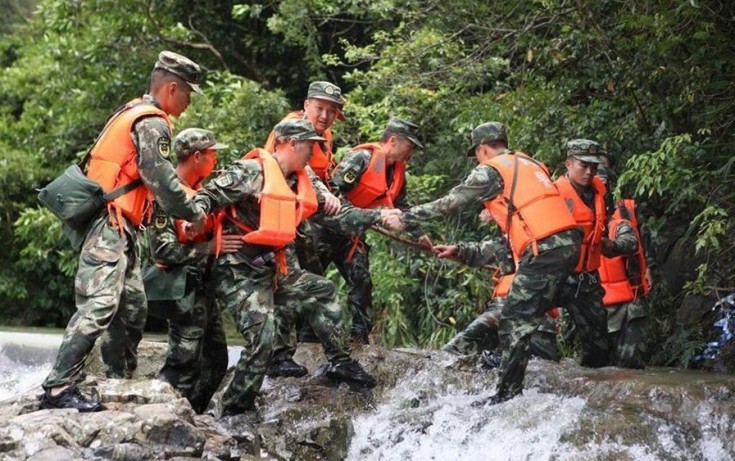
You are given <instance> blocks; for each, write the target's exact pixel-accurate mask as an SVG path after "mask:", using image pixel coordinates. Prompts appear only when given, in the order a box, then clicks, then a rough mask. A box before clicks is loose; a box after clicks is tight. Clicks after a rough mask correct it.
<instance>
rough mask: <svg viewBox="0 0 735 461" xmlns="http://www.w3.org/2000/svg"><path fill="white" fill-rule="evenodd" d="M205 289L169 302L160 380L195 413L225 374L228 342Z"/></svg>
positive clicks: (218, 311) (214, 305) (206, 402)
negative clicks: (165, 349) (169, 309)
mask: <svg viewBox="0 0 735 461" xmlns="http://www.w3.org/2000/svg"><path fill="white" fill-rule="evenodd" d="M207 289H208V286H207V285H206V284H203V283H202V284H201V285H200V286H198V287H197V288H196V289H194V290H192V291H191V293H189V294H187V296H186V297H185V298H184V299H181V300H179V301H171V305H172V308H173V309H174V312H173V313H172V315H171V319H170V320H169V321H168V352H167V354H166V362H165V363H164V365H163V368H162V369H161V371H160V372H159V376H158V377H159V379H163V380H164V381H166V382H168V383H170V384H171V385H172V386H174V387H175V388H176V389H177V390H178V391H179V392H181V394H182V395H183V396H184V397H186V399H187V400H189V402H190V403H191V406H192V408H194V410H195V411H196V412H197V413H203V412H204V410H206V409H207V405H208V404H209V401H210V400H211V399H212V396H213V395H214V393H215V392H216V391H217V388H218V387H219V385H220V383H221V382H222V379H223V378H224V377H225V373H226V372H227V362H228V354H227V339H226V338H225V331H224V328H223V326H222V315H221V313H220V310H219V308H218V307H217V305H216V303H215V302H214V297H213V296H212V293H208V292H207Z"/></svg>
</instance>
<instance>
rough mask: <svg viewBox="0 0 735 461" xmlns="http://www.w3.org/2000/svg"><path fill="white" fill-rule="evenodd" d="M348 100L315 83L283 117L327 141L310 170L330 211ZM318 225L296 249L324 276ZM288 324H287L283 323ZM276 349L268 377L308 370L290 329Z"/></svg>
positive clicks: (307, 228) (308, 334)
mask: <svg viewBox="0 0 735 461" xmlns="http://www.w3.org/2000/svg"><path fill="white" fill-rule="evenodd" d="M344 104H345V99H344V97H343V96H342V90H341V89H340V87H338V86H337V85H335V84H333V83H330V82H312V83H311V84H310V85H309V90H308V92H307V95H306V100H304V109H303V110H296V111H293V112H291V113H290V114H288V115H287V116H286V117H284V119H283V121H285V120H294V119H304V120H308V121H309V122H311V124H312V125H313V126H314V129H315V130H316V132H317V134H318V135H319V136H322V137H323V138H324V139H325V140H324V141H323V142H315V143H314V147H313V149H314V151H313V153H312V155H311V158H310V159H309V166H308V167H307V171H308V172H309V174H310V176H312V175H313V176H312V183H313V184H314V186H315V187H316V188H318V189H319V191H320V192H321V193H322V195H323V196H324V198H325V211H326V212H327V213H332V214H334V213H338V212H339V209H340V207H341V203H340V201H339V199H337V198H336V197H335V196H334V195H333V194H332V193H331V192H329V189H328V187H327V185H326V183H327V180H328V178H329V174H330V172H331V171H332V168H333V167H334V154H333V152H332V148H333V145H334V143H333V136H332V130H331V127H332V125H333V124H334V121H335V119H339V120H345V116H344V114H343V113H342V108H343V107H344ZM275 147H276V135H275V132H274V131H271V133H270V135H269V136H268V140H267V141H266V143H265V146H264V148H265V149H266V150H267V151H268V152H271V153H273V152H275ZM316 228H318V225H317V224H315V223H312V222H311V221H305V222H304V223H302V225H301V227H300V228H299V231H298V233H297V234H296V244H295V251H296V256H297V257H298V261H299V265H300V266H301V268H302V269H304V270H307V271H309V272H313V273H314V274H317V275H324V268H323V267H322V264H321V262H320V261H319V256H318V255H317V248H316V231H315V230H316ZM296 323H297V326H298V329H299V334H298V335H299V340H300V341H302V342H319V338H318V337H317V336H316V335H315V334H314V332H313V331H312V330H311V328H310V327H309V325H308V322H304V321H303V319H297V320H296ZM284 325H285V324H284ZM274 347H275V352H274V355H273V358H272V360H271V363H270V365H269V366H268V376H271V377H275V376H292V377H301V376H305V375H306V374H307V373H308V370H307V369H306V367H303V366H301V365H299V364H298V363H296V362H294V360H293V355H294V353H295V352H296V340H295V338H293V337H292V334H291V331H286V330H284V331H279V332H278V334H277V335H276V341H275V346H274Z"/></svg>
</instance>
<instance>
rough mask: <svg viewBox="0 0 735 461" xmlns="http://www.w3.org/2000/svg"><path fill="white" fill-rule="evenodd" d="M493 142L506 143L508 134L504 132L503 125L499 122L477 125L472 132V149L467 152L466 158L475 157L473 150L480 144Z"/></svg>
mask: <svg viewBox="0 0 735 461" xmlns="http://www.w3.org/2000/svg"><path fill="white" fill-rule="evenodd" d="M493 141H504V142H505V143H506V144H507V143H508V133H506V131H505V125H503V124H502V123H500V122H487V123H483V124H482V125H477V126H476V127H475V129H474V130H472V147H470V148H469V149H468V150H467V156H468V157H472V156H474V155H475V148H476V147H477V146H479V145H480V144H484V143H487V142H493Z"/></svg>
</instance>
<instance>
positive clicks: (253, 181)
mask: <svg viewBox="0 0 735 461" xmlns="http://www.w3.org/2000/svg"><path fill="white" fill-rule="evenodd" d="M263 178H264V177H263V172H262V170H261V168H260V165H259V164H258V162H257V161H256V160H238V161H236V162H234V163H233V164H232V165H231V166H230V167H229V168H228V169H227V170H226V171H225V172H224V173H222V174H221V175H220V176H219V177H217V178H216V179H214V180H213V181H211V182H210V183H209V184H207V185H206V186H204V188H203V189H201V190H199V191H198V192H197V195H196V197H195V199H194V200H195V202H196V203H197V205H198V206H199V207H201V208H202V209H203V210H204V211H205V212H207V213H210V212H213V211H217V210H220V209H223V208H225V207H227V206H229V205H234V207H235V212H236V213H237V217H238V219H239V220H241V221H242V222H244V223H246V224H247V225H248V226H250V227H253V228H256V227H257V226H258V223H259V221H260V205H259V203H258V195H259V193H260V191H261V190H262V189H263ZM287 181H288V183H289V185H291V187H292V188H293V187H295V186H296V177H295V175H291V176H290V177H288V178H287ZM312 182H313V181H312ZM316 194H317V201H318V204H319V209H318V210H317V212H316V213H315V214H314V215H312V217H311V218H310V219H311V220H313V221H315V222H316V223H317V224H319V225H321V226H323V227H325V228H327V229H330V230H333V231H334V232H338V233H341V234H346V235H360V234H361V233H363V232H364V231H365V229H367V228H368V227H369V226H371V225H372V224H374V223H376V222H377V221H379V220H380V210H362V209H360V208H355V207H353V206H349V205H347V206H343V207H342V210H341V211H340V213H339V214H337V215H336V216H328V215H326V213H324V212H323V207H324V195H323V193H322V192H321V190H319V189H316ZM223 232H226V233H232V234H241V233H242V231H241V230H240V229H238V228H237V226H235V224H233V223H232V222H230V221H229V220H227V219H225V220H224V221H223ZM271 250H272V248H270V247H264V246H261V245H244V246H243V249H242V250H241V251H240V252H238V253H231V254H226V255H222V256H220V258H219V260H218V262H219V263H224V264H239V263H241V262H244V261H245V262H247V261H250V260H252V259H253V256H255V255H260V254H264V253H267V252H269V251H271Z"/></svg>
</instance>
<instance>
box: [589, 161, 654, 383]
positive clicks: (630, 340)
mask: <svg viewBox="0 0 735 461" xmlns="http://www.w3.org/2000/svg"><path fill="white" fill-rule="evenodd" d="M597 176H598V177H599V178H600V179H601V180H602V182H603V183H605V185H606V186H608V187H609V188H611V189H612V188H614V174H613V172H612V171H611V170H610V169H609V168H605V167H604V166H603V165H600V167H599V168H598V170H597ZM637 211H638V210H637V207H636V203H635V200H633V199H625V200H621V201H619V202H618V203H617V204H616V207H615V212H614V213H613V215H612V217H611V219H610V221H609V223H608V227H609V229H610V238H611V239H613V238H614V237H615V236H614V234H613V231H617V230H618V228H619V226H618V223H619V221H621V220H626V221H629V222H630V223H631V226H632V228H633V230H634V232H635V233H636V237H637V238H638V246H637V248H636V251H635V253H634V254H633V255H631V256H616V257H613V258H608V257H605V256H603V257H602V260H601V264H600V281H601V283H602V287H603V288H604V290H605V296H604V297H603V299H602V303H603V305H604V306H605V308H606V310H607V331H608V334H609V335H610V340H611V342H612V361H613V363H614V364H615V365H617V366H620V367H625V368H640V369H642V368H644V367H645V360H646V355H647V347H646V323H647V321H648V305H647V302H646V298H645V297H646V295H647V294H648V293H649V291H650V289H651V271H650V266H649V263H650V262H651V261H652V259H653V257H652V253H653V251H652V250H651V245H650V237H649V236H648V235H647V232H646V229H645V228H643V226H642V224H641V221H640V219H639V217H638V212H637ZM644 236H645V237H644ZM646 237H649V238H646Z"/></svg>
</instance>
